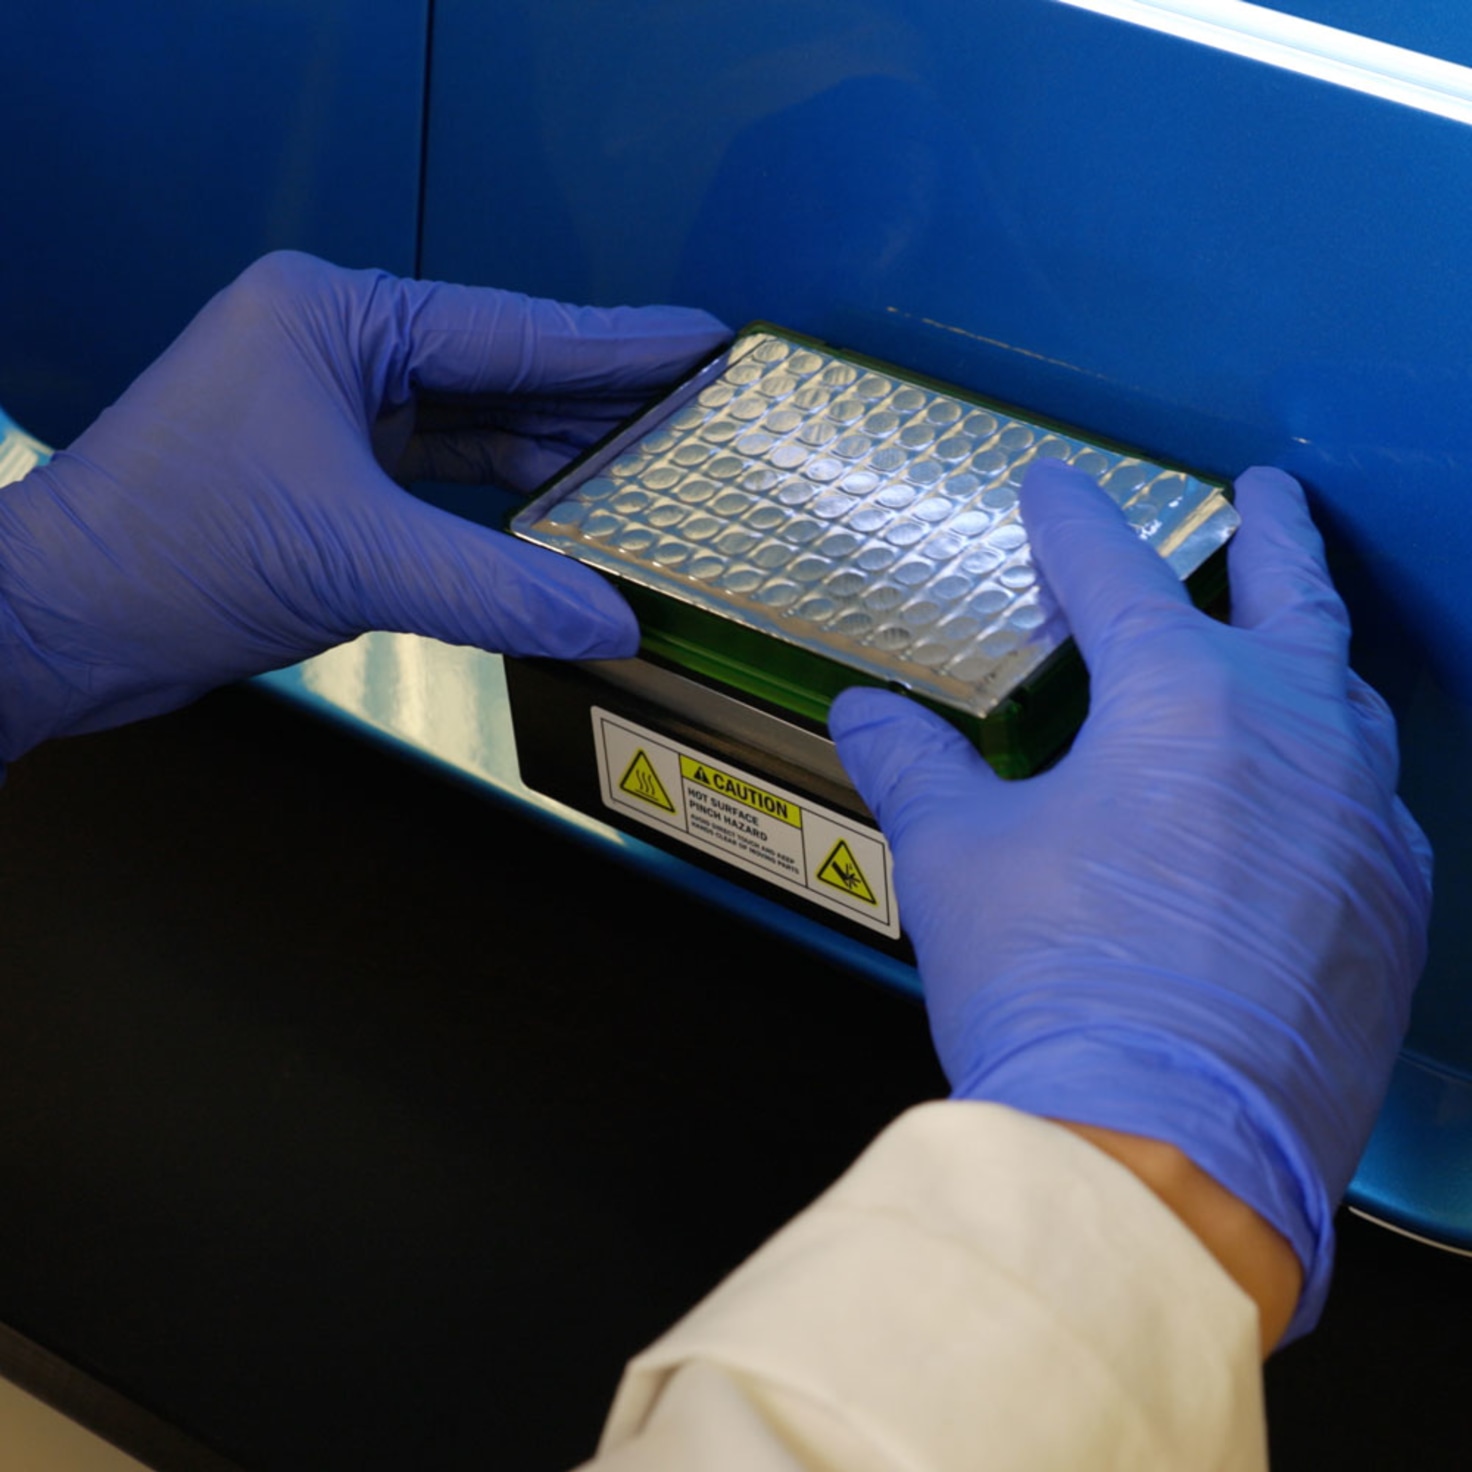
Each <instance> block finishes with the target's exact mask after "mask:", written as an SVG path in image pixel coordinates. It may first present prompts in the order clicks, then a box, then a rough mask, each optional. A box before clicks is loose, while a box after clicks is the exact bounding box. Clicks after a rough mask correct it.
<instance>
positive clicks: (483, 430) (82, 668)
mask: <svg viewBox="0 0 1472 1472" xmlns="http://www.w3.org/2000/svg"><path fill="white" fill-rule="evenodd" d="M727 335H728V334H727V332H726V329H725V328H723V327H722V326H721V325H720V324H719V323H718V322H716V321H715V320H714V319H713V318H711V317H709V316H707V315H706V314H705V313H703V312H697V311H693V310H688V309H684V308H675V307H647V308H638V309H635V308H616V309H612V310H598V309H594V308H591V307H568V306H563V305H560V304H558V303H556V302H550V301H537V300H532V299H529V298H527V297H524V296H518V295H515V294H513V293H509V292H501V291H493V290H488V289H478V288H471V287H461V286H446V285H438V284H435V283H430V282H419V281H403V280H399V279H397V278H395V277H392V276H388V275H385V274H384V273H382V272H379V271H345V270H340V269H338V268H336V267H334V266H329V265H327V264H326V263H325V262H322V261H318V260H315V259H313V258H311V257H309V256H302V255H295V254H286V253H283V254H278V255H273V256H268V257H266V258H265V259H264V260H262V261H259V262H257V264H256V265H254V266H252V267H251V268H250V269H249V270H248V271H246V272H245V274H244V275H243V276H241V278H240V279H239V280H238V281H236V282H235V283H234V284H233V285H232V286H230V287H228V288H227V289H226V290H225V291H223V292H221V293H220V295H219V296H217V297H216V298H215V299H214V300H213V301H212V302H210V303H209V304H208V305H207V306H206V307H205V308H204V310H203V311H202V312H201V313H200V314H199V316H198V317H197V318H196V319H195V320H194V322H193V323H191V325H190V326H189V327H188V328H187V329H186V330H185V332H184V333H183V335H182V336H181V337H180V338H179V339H178V341H177V342H175V343H174V345H173V346H172V347H171V348H170V349H169V350H168V351H167V352H166V353H165V354H164V355H163V357H161V358H160V359H159V360H158V362H157V363H155V364H154V365H153V366H152V367H151V368H149V369H148V370H147V371H146V372H145V373H144V374H143V375H142V377H140V378H139V379H138V381H137V382H136V383H135V384H134V385H133V386H132V387H131V388H130V389H129V390H128V391H127V393H125V394H124V395H123V397H122V398H121V399H120V400H119V401H118V403H117V404H116V405H115V406H114V407H113V408H111V409H109V410H107V411H106V412H105V413H104V414H103V415H102V416H101V418H100V419H98V421H97V422H96V424H94V425H93V426H92V427H91V428H90V429H88V430H87V431H86V432H85V433H84V434H83V435H82V436H81V437H80V438H79V439H78V440H77V441H76V443H75V444H74V445H72V446H71V448H70V449H68V450H66V451H63V452H62V453H61V454H59V455H57V456H56V458H55V459H54V460H53V461H52V462H51V464H50V465H49V466H47V467H45V468H44V469H39V470H35V471H33V472H32V473H31V474H30V475H28V476H27V477H26V478H25V479H24V480H22V481H20V482H18V483H16V484H15V485H13V486H8V487H6V488H4V489H3V490H0V763H3V762H4V761H8V760H12V759H14V758H15V757H16V756H18V755H19V754H20V753H21V752H23V751H25V750H27V749H28V748H29V747H32V746H34V745H35V744H36V743H37V742H39V741H42V740H44V739H45V738H47V737H49V736H57V735H65V734H68V733H72V732H78V731H90V730H97V729H100V728H102V727H105V726H110V725H116V724H118V723H120V722H122V721H126V720H130V719H133V718H136V717H139V716H146V715H152V714H155V713H156V712H159V711H164V710H169V709H172V708H173V707H175V706H178V705H182V704H184V703H185V702H186V701H189V700H192V699H193V698H195V697H196V696H198V695H200V694H202V693H203V692H204V691H206V690H208V689H210V688H211V687H212V686H215V685H219V684H222V683H224V682H226V681H229V680H234V679H238V678H240V677H242V676H245V675H251V674H256V673H259V672H261V671H263V670H269V669H275V668H278V667H280V666H282V665H286V664H290V663H293V662H294V661H296V660H299V659H302V658H305V657H306V656H307V655H310V654H315V653H317V652H319V651H320V650H323V649H326V648H328V647H329V646H331V645H334V644H338V643H341V642H342V641H343V640H346V639H350V638H352V637H353V636H354V635H356V634H359V633H362V632H363V631H365V630H367V629H389V630H395V631H399V632H409V633H418V634H429V635H432V636H434V637H435V638H438V639H443V640H446V641H448V642H450V643H455V644H474V645H479V646H480V647H482V648H486V649H494V650H503V651H507V652H511V653H516V654H545V655H553V656H564V657H568V658H594V657H600V656H617V655H626V654H630V653H632V652H633V650H634V649H635V648H636V646H637V643H638V630H637V627H636V625H635V622H634V618H633V616H632V614H631V613H630V612H629V610H628V608H627V606H626V605H625V604H624V602H623V600H622V599H621V598H620V597H619V596H618V595H617V594H616V593H615V592H614V590H613V589H612V587H611V586H610V585H608V584H607V583H605V582H604V581H603V580H602V579H601V578H600V577H598V576H597V575H596V574H595V573H593V572H591V571H590V570H588V569H586V568H583V567H580V566H578V565H577V564H576V563H574V562H571V561H569V560H568V559H566V558H563V557H559V556H557V555H555V554H553V553H550V552H545V551H542V550H541V549H539V548H536V547H531V546H528V545H525V544H522V543H519V542H516V541H513V540H512V539H510V538H508V537H504V536H501V535H499V534H497V533H495V532H492V531H488V530H486V529H485V528H483V527H480V526H475V525H472V524H471V523H469V522H466V521H463V520H460V519H459V518H457V517H454V516H451V515H449V514H448V513H446V512H444V511H440V510H437V509H435V508H433V507H431V506H428V505H426V504H424V503H423V502H421V501H418V500H415V499H414V498H413V497H412V496H410V495H409V494H408V493H407V492H406V491H404V490H402V489H400V488H399V486H398V485H396V484H395V483H394V481H393V480H392V479H390V476H389V474H388V473H386V471H385V469H384V468H383V467H382V465H381V463H380V461H385V462H387V463H388V469H389V470H395V469H400V468H401V465H402V464H403V463H405V462H407V463H408V464H409V465H410V466H411V467H412V469H413V470H414V471H418V472H421V473H423V472H428V473H432V474H436V475H442V474H443V473H444V470H445V466H446V462H447V461H449V462H454V463H455V464H456V465H458V466H460V467H461V468H463V467H464V462H465V461H466V460H467V459H469V460H471V461H473V462H474V465H473V466H472V468H473V469H477V470H482V471H486V472H489V473H492V474H495V475H497V476H498V477H499V478H500V479H501V480H503V481H504V482H506V483H508V484H510V485H512V486H513V487H515V488H517V489H523V490H525V489H530V488H531V487H532V486H534V485H535V484H536V483H537V482H538V481H539V480H541V479H543V478H544V477H545V476H546V475H548V474H549V473H551V472H552V471H553V470H555V469H557V468H558V467H559V466H560V465H562V464H564V463H565V462H566V461H567V460H568V459H569V458H570V457H571V456H572V455H573V454H574V453H576V452H577V451H578V450H579V449H582V448H583V447H585V446H586V445H588V444H590V443H592V442H593V441H594V440H595V439H597V438H599V437H600V436H601V435H602V434H604V433H605V432H606V431H607V430H608V429H609V428H611V427H612V426H613V424H615V423H616V422H617V421H618V419H619V418H620V417H622V416H623V415H625V414H627V413H628V412H630V411H631V410H632V409H633V408H634V407H636V406H637V405H638V404H639V403H640V402H642V400H644V399H645V398H647V397H648V396H649V395H650V393H651V392H652V391H653V390H654V389H655V388H656V387H659V386H661V385H663V384H665V383H667V382H669V381H671V380H673V379H674V378H676V377H678V376H679V375H680V374H681V373H682V372H683V371H684V370H685V369H686V368H688V367H689V366H690V365H691V364H692V363H694V362H695V361H696V360H698V359H699V358H701V357H703V356H705V355H706V354H708V353H710V352H711V351H713V350H714V349H715V348H716V347H718V346H719V345H720V343H721V342H722V341H724V339H725V338H726V336H727ZM420 391H425V392H427V393H434V394H447V395H460V396H472V397H469V398H468V399H466V400H465V403H466V405H467V406H468V408H469V409H470V410H471V411H472V412H471V413H470V414H469V415H468V416H466V415H462V416H461V417H462V418H465V417H469V418H471V419H472V421H473V423H474V426H475V427H474V428H473V429H472V430H471V431H470V432H468V433H467V432H464V431H459V432H456V433H454V434H450V435H447V436H446V437H445V438H444V439H443V440H441V441H438V442H437V441H434V440H426V439H425V438H424V437H423V436H420V437H418V438H415V437H413V435H412V423H411V420H412V412H413V405H414V402H415V398H416V394H417V393H418V392H420ZM375 451H376V452H377V453H376V455H375ZM395 462H398V463H395Z"/></svg>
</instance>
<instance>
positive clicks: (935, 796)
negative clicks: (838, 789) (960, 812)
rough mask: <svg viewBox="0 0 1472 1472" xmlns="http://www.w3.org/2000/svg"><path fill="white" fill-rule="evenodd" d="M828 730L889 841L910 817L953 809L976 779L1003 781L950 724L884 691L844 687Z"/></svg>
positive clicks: (972, 788)
mask: <svg viewBox="0 0 1472 1472" xmlns="http://www.w3.org/2000/svg"><path fill="white" fill-rule="evenodd" d="M828 730H829V733H830V734H831V735H832V737H833V741H834V744H835V746H836V747H837V748H838V758H839V760H840V761H841V762H842V763H843V767H844V770H845V771H846V772H847V773H848V775H849V780H850V781H852V782H853V784H854V787H855V788H856V789H857V790H858V793H859V796H860V797H862V798H863V799H864V801H865V803H866V804H868V807H869V811H870V812H871V813H873V814H874V816H875V818H877V819H878V821H879V826H880V827H881V828H882V829H883V830H884V832H885V834H886V835H887V836H888V837H889V840H890V842H891V843H896V844H897V843H899V842H900V841H902V839H903V837H904V834H905V832H906V831H907V830H908V829H909V828H910V826H911V825H912V824H914V823H916V822H923V821H925V820H927V819H930V818H934V817H938V816H943V815H952V814H954V812H955V809H956V805H957V804H958V803H959V802H960V801H961V800H962V799H963V798H969V797H973V796H974V795H975V793H976V790H977V785H978V784H982V785H983V786H990V785H992V784H1000V783H1001V781H1002V779H1001V778H1000V777H998V776H997V774H996V773H995V772H993V771H992V769H991V768H990V767H989V766H987V764H986V762H985V761H984V760H983V759H982V757H981V755H980V753H979V752H978V751H977V750H976V748H975V747H974V746H972V744H971V743H970V742H969V741H968V740H967V739H966V738H965V737H964V736H963V735H962V734H961V733H960V732H959V731H958V730H957V729H956V728H955V727H954V726H952V725H951V724H950V722H949V721H946V720H945V719H943V718H942V717H941V716H939V715H937V714H936V713H935V712H934V711H931V710H927V709H926V708H925V707H924V706H922V705H917V704H916V703H915V702H914V701H912V700H907V699H905V698H904V697H903V696H901V695H895V694H892V693H891V692H889V691H887V690H875V689H872V688H867V687H856V688H854V689H851V690H845V691H843V692H842V693H841V694H840V695H839V696H838V697H837V699H835V700H834V702H833V707H832V709H831V710H830V711H829V714H828Z"/></svg>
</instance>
